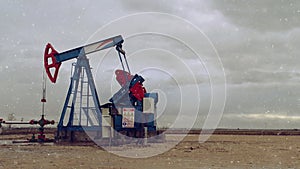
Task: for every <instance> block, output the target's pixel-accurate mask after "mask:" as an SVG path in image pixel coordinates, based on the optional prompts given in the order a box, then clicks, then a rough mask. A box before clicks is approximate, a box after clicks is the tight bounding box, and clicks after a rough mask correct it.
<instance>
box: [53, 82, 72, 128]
mask: <svg viewBox="0 0 300 169" xmlns="http://www.w3.org/2000/svg"><path fill="white" fill-rule="evenodd" d="M72 88H73V80H72V78H71V82H70V86H69V90H68V93H67V97H66V100H65V104H64V108H63V110H62V113H61V115H60V119H59V123H58V125H57V127H61V126H63V125H64V121H63V120H64V117H65V115H66V111H67V107H68V103H69V100H70V96H71V92H72Z"/></svg>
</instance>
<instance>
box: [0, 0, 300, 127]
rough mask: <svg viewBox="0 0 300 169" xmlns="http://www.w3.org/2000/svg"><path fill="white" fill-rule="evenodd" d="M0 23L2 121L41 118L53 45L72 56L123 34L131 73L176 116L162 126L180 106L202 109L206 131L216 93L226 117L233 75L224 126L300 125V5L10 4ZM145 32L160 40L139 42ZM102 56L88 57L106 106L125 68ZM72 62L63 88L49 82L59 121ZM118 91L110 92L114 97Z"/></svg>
mask: <svg viewBox="0 0 300 169" xmlns="http://www.w3.org/2000/svg"><path fill="white" fill-rule="evenodd" d="M143 12H151V13H143ZM153 12H155V13H153ZM158 13H161V14H158ZM0 18H1V23H0V24H1V31H0V37H1V38H0V42H1V43H0V51H1V54H0V75H1V79H2V80H1V84H0V85H1V86H0V95H1V97H0V103H1V104H0V116H2V117H4V118H5V117H7V115H8V114H9V113H15V114H16V117H17V119H20V118H21V117H24V118H25V119H31V118H36V117H38V115H39V114H40V112H41V104H40V98H41V86H42V71H43V52H44V48H45V45H46V44H47V43H48V42H51V43H52V44H53V46H54V47H55V48H56V49H57V50H58V51H64V50H67V49H71V48H74V47H77V46H80V45H83V44H85V43H88V42H93V41H95V40H97V39H98V40H101V39H104V38H107V37H109V36H111V35H119V34H122V36H123V37H124V38H125V43H124V49H125V50H126V51H128V55H129V64H130V66H131V69H132V71H133V72H136V73H140V74H141V75H142V76H144V77H145V78H146V82H145V85H148V86H146V88H147V87H148V90H150V91H160V92H161V94H162V95H163V96H160V98H161V103H160V104H159V106H160V107H159V108H158V110H159V113H160V114H164V113H165V114H168V116H165V118H164V119H162V121H164V123H163V124H162V125H167V123H172V115H174V114H175V115H176V109H180V108H182V107H183V110H184V111H186V114H185V116H184V117H185V118H183V119H184V120H186V121H189V120H192V121H193V120H195V118H194V113H191V112H194V111H195V110H196V109H197V108H198V107H197V106H194V105H198V106H199V114H198V118H197V120H196V122H195V124H196V125H195V126H196V127H202V126H203V124H204V121H205V120H206V118H207V115H208V114H209V108H210V107H211V104H212V103H211V99H212V98H214V99H218V97H217V96H218V91H221V92H219V94H220V98H219V100H218V101H217V102H216V104H217V105H218V106H219V109H218V110H223V109H222V106H221V105H222V103H221V102H222V97H223V95H222V94H223V91H222V89H223V87H224V86H225V84H224V83H223V82H224V79H225V78H226V91H225V92H226V99H225V107H224V112H223V111H222V112H210V113H212V114H214V113H215V114H217V115H218V116H219V115H222V120H221V121H220V123H218V127H228V128H299V127H300V115H299V108H300V107H299V106H300V100H299V99H300V98H299V96H300V86H299V82H300V66H299V62H300V58H299V54H300V48H299V47H298V46H299V44H300V20H299V18H300V2H299V1H297V0H294V1H288V0H287V1H282V0H265V1H259V0H257V1H243V0H239V1H235V0H223V1H221V0H220V1H205V0H203V1H202V0H197V1H196V0H195V1H193V0H190V1H184V2H183V1H157V2H154V1H145V2H141V1H72V2H69V1H56V2H54V1H11V0H7V1H5V0H3V1H1V2H0ZM176 18H177V20H176ZM175 20H176V21H175ZM176 24H177V25H176ZM196 28H197V29H196ZM141 32H156V33H154V34H151V33H150V34H145V33H144V34H142V35H139V36H134V34H137V33H141ZM199 32H200V33H199ZM159 33H162V34H164V35H167V36H163V35H160V34H159ZM176 38H177V39H176ZM180 40H181V41H180ZM184 42H186V43H187V44H184ZM192 49H193V50H194V51H196V52H197V54H195V53H193V51H192ZM104 55H105V53H103V52H102V53H100V54H93V55H91V56H89V57H90V58H91V59H90V61H91V62H92V63H91V64H92V66H93V68H94V69H93V73H94V76H95V79H96V83H97V89H98V91H99V95H100V98H101V102H106V101H105V100H108V99H109V97H110V96H111V95H112V94H113V93H112V92H113V91H114V90H117V89H118V87H119V86H118V84H117V82H116V81H114V80H112V79H114V77H113V71H114V70H115V69H116V68H117V67H118V66H119V65H118V64H119V63H118V60H117V59H118V58H117V55H116V53H115V51H114V50H111V51H109V52H108V54H107V55H105V56H104ZM97 56H98V57H97ZM218 58H219V59H220V60H217V59H218ZM73 61H75V60H73ZM73 61H68V62H67V63H66V64H65V63H64V64H63V65H62V68H61V71H60V74H59V79H58V81H57V83H56V84H51V83H50V81H48V84H47V86H48V88H47V92H48V93H47V100H48V102H47V105H46V106H47V108H46V113H47V115H48V118H54V120H56V121H58V117H59V115H60V112H61V109H62V106H63V102H64V99H65V95H66V92H67V89H68V85H69V76H70V64H71V63H72V62H73ZM145 68H146V69H145ZM212 83H214V84H213V85H215V90H214V91H215V93H214V94H211V92H212V91H211V85H212ZM178 85H179V86H178ZM110 88H112V92H106V91H107V90H106V89H110ZM216 91H217V92H216ZM179 96H180V97H179ZM199 100H200V101H199ZM197 102H199V104H196V103H197ZM177 103H178V104H177ZM180 103H182V104H183V105H181V106H182V107H180ZM213 106H214V105H213ZM212 110H213V109H212ZM174 111H175V113H174ZM216 111H217V110H216ZM167 117H168V118H169V119H168V118H167ZM217 118H218V117H217Z"/></svg>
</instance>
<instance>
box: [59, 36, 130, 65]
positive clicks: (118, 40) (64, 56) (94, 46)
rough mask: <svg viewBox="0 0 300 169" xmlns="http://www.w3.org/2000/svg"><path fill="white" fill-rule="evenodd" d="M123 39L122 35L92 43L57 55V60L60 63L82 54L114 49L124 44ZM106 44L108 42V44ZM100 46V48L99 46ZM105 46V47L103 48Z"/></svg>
mask: <svg viewBox="0 0 300 169" xmlns="http://www.w3.org/2000/svg"><path fill="white" fill-rule="evenodd" d="M123 41H124V40H123V38H122V36H121V35H118V36H115V37H112V38H108V39H105V40H101V41H98V42H95V43H91V44H88V45H85V46H81V47H77V48H75V49H71V50H68V51H65V52H62V53H58V54H55V55H54V56H55V59H56V61H57V62H58V63H61V62H64V61H67V60H70V59H74V58H77V57H78V56H79V55H80V54H82V55H84V54H90V53H93V52H97V51H99V50H103V49H107V48H111V47H114V46H115V45H119V44H122V43H123ZM105 42H108V43H107V44H106V43H105ZM98 44H99V46H98ZM102 44H103V46H101V45H102Z"/></svg>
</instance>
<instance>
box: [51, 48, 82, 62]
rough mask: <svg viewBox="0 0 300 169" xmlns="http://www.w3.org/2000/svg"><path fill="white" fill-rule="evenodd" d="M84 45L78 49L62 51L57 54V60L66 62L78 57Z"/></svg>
mask: <svg viewBox="0 0 300 169" xmlns="http://www.w3.org/2000/svg"><path fill="white" fill-rule="evenodd" d="M82 49H83V47H79V48H76V49H72V50H68V51H65V52H62V53H58V54H55V55H54V56H55V59H56V61H57V62H64V61H67V60H70V59H74V58H77V57H78V56H79V54H80V52H81V50H82Z"/></svg>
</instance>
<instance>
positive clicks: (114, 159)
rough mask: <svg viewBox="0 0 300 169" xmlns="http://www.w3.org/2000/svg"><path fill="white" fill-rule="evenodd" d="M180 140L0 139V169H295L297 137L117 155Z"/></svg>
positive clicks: (229, 139) (190, 141) (189, 142)
mask: <svg viewBox="0 0 300 169" xmlns="http://www.w3.org/2000/svg"><path fill="white" fill-rule="evenodd" d="M178 136H179V135H176V134H169V135H167V136H166V139H167V140H166V142H165V143H163V144H162V143H155V144H148V146H134V145H124V146H118V147H110V149H109V150H111V152H114V153H111V152H107V151H106V150H104V149H102V148H100V147H97V146H95V145H80V146H79V145H76V146H74V145H72V146H70V145H55V144H44V145H40V144H10V142H9V141H7V140H10V139H21V138H22V137H30V135H27V136H20V135H0V138H1V140H0V141H1V145H0V149H1V150H0V168H5V169H6V168H7V169H9V168H46V169H47V168H82V169H83V168H84V169H86V168H99V169H102V168H103V169H141V168H144V169H148V168H149V169H165V168H170V169H188V168H190V169H192V168H193V169H196V168H197V169H198V168H300V136H270V135H268V136H266V135H264V136H259V135H212V136H211V137H210V138H209V139H208V140H207V141H206V142H204V143H199V142H198V137H199V136H198V135H188V136H186V137H185V138H184V139H183V141H181V142H180V143H179V144H174V145H172V146H171V147H170V148H171V149H169V150H168V151H166V152H163V153H161V154H158V155H155V156H151V157H147V158H138V157H139V155H137V156H136V157H134V158H132V154H131V155H130V156H131V158H128V157H121V156H119V155H116V154H119V153H118V152H122V151H123V150H128V152H130V150H132V152H131V153H135V152H136V153H137V154H139V153H142V154H143V153H146V152H150V151H155V149H157V150H161V148H166V147H168V146H169V145H170V144H171V143H172V144H173V143H176V142H174V138H177V137H178Z"/></svg>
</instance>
